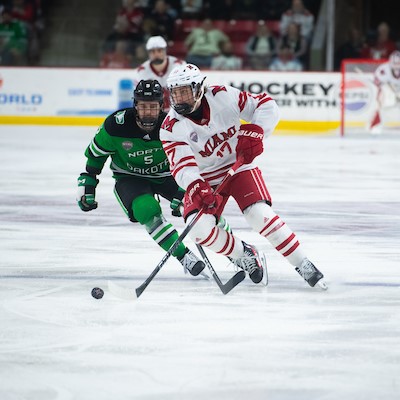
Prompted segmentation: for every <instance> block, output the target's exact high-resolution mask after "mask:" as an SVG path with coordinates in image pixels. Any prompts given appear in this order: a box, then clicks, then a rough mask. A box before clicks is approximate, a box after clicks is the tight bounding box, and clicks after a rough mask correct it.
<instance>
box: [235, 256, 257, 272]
mask: <svg viewBox="0 0 400 400" xmlns="http://www.w3.org/2000/svg"><path fill="white" fill-rule="evenodd" d="M236 262H237V264H238V266H239V267H241V268H243V269H244V270H245V271H247V272H248V273H249V274H252V273H253V272H254V271H256V270H257V269H259V268H260V267H259V266H258V262H257V257H256V256H245V257H241V258H239V259H238V260H236Z"/></svg>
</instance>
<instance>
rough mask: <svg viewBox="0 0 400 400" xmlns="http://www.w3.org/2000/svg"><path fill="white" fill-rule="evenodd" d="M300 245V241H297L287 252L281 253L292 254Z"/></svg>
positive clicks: (285, 255)
mask: <svg viewBox="0 0 400 400" xmlns="http://www.w3.org/2000/svg"><path fill="white" fill-rule="evenodd" d="M299 246H300V243H299V242H298V241H297V242H296V243H295V244H294V245H293V246H292V247H291V248H290V249H289V250H288V251H287V252H285V253H283V254H282V255H283V256H284V257H287V256H289V255H290V254H292V253H293V252H294V251H295V250H296V249H297V248H298V247H299Z"/></svg>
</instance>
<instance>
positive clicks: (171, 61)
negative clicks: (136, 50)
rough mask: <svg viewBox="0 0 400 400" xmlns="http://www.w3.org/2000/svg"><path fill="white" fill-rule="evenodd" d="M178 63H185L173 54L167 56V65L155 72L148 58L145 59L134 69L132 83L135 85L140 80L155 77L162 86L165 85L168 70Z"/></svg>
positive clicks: (164, 86)
mask: <svg viewBox="0 0 400 400" xmlns="http://www.w3.org/2000/svg"><path fill="white" fill-rule="evenodd" d="M180 64H186V62H185V61H183V60H180V59H178V58H176V57H174V56H167V65H166V67H165V69H164V70H162V71H161V72H157V71H156V70H155V69H154V68H153V67H152V66H151V64H150V60H147V61H145V62H144V63H143V64H141V65H139V66H138V67H137V68H136V69H135V73H134V78H133V84H134V86H135V87H136V85H137V84H138V83H139V82H140V81H141V80H142V79H144V80H148V79H153V80H154V79H157V80H158V82H160V85H161V86H162V87H163V88H166V87H167V78H168V75H169V74H170V72H171V71H172V70H173V69H174V68H175V67H176V66H177V65H180Z"/></svg>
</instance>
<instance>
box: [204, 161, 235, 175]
mask: <svg viewBox="0 0 400 400" xmlns="http://www.w3.org/2000/svg"><path fill="white" fill-rule="evenodd" d="M232 165H233V163H232V164H229V165H225V167H221V168H218V169H216V170H214V171H212V172H204V173H203V174H201V175H203V176H204V177H207V176H208V175H213V174H215V173H216V172H220V171H228V169H229V168H230V167H232Z"/></svg>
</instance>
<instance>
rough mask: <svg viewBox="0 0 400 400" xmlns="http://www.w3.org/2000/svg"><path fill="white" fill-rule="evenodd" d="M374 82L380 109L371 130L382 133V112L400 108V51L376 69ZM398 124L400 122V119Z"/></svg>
mask: <svg viewBox="0 0 400 400" xmlns="http://www.w3.org/2000/svg"><path fill="white" fill-rule="evenodd" d="M374 82H375V84H376V85H377V86H378V96H377V102H378V109H377V110H376V112H375V113H374V116H373V118H372V120H371V123H370V129H371V132H372V133H381V132H382V125H383V124H382V117H381V113H382V111H385V109H388V108H392V107H399V106H400V51H398V50H396V51H394V52H393V53H391V54H390V56H389V61H388V62H386V63H383V64H381V65H380V66H379V67H378V68H377V69H376V71H375V76H374ZM399 115H400V107H399ZM398 122H400V118H399V121H398Z"/></svg>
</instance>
